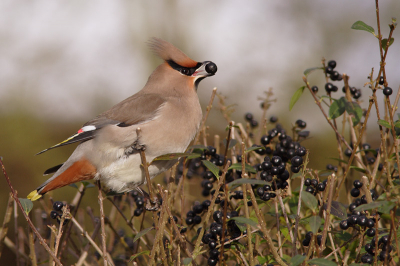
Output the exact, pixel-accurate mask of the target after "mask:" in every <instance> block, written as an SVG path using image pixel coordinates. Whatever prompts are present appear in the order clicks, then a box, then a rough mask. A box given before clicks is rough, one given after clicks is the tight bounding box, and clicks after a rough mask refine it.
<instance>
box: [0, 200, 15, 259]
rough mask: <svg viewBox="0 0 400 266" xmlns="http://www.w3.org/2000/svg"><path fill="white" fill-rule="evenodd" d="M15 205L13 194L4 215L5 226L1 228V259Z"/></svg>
mask: <svg viewBox="0 0 400 266" xmlns="http://www.w3.org/2000/svg"><path fill="white" fill-rule="evenodd" d="M13 205H14V199H13V196H12V194H11V193H10V195H9V196H8V203H7V208H6V214H5V215H4V220H3V225H2V226H1V230H0V257H1V251H2V250H3V240H4V238H5V237H6V235H7V232H8V224H9V223H10V220H11V216H12V210H13Z"/></svg>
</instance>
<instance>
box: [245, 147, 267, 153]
mask: <svg viewBox="0 0 400 266" xmlns="http://www.w3.org/2000/svg"><path fill="white" fill-rule="evenodd" d="M259 149H261V150H265V147H264V146H253V147H250V148H247V149H246V151H245V152H250V151H255V150H259Z"/></svg>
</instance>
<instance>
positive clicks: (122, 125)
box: [28, 38, 217, 200]
mask: <svg viewBox="0 0 400 266" xmlns="http://www.w3.org/2000/svg"><path fill="white" fill-rule="evenodd" d="M150 47H151V49H152V50H153V51H154V52H155V53H156V54H157V55H158V56H160V57H161V58H162V59H163V60H164V63H163V64H161V65H160V66H158V67H157V68H156V69H155V70H154V71H153V73H152V74H151V75H150V77H149V79H148V81H147V83H146V85H145V86H144V88H143V89H142V90H141V91H139V92H138V93H136V94H135V95H133V96H131V97H129V98H127V99H125V100H124V101H122V102H120V103H119V104H117V105H115V106H113V107H112V108H111V109H109V110H108V111H105V112H103V113H102V114H100V115H98V116H97V117H95V118H94V119H92V120H90V121H89V122H87V123H85V124H84V125H83V127H82V128H81V129H80V130H79V131H78V132H77V133H76V134H74V135H73V136H72V137H70V138H69V139H67V140H66V141H63V142H61V143H59V144H57V145H55V146H53V147H51V148H55V147H59V146H62V145H66V144H70V143H74V142H77V141H82V142H81V143H80V144H79V145H78V146H77V148H76V149H75V151H74V152H73V153H72V155H71V156H70V157H69V159H68V160H67V161H66V162H65V163H64V164H63V165H62V166H61V167H59V168H58V169H57V167H54V168H51V169H49V170H48V171H46V173H50V172H54V171H56V172H55V174H54V175H53V176H52V177H51V178H50V179H48V180H47V181H46V182H45V183H43V184H42V185H41V186H39V187H38V188H37V189H36V190H35V191H33V192H31V193H30V194H29V195H28V198H30V199H31V200H36V199H38V198H40V197H41V196H42V195H43V194H44V193H46V192H48V191H50V190H53V189H55V188H58V187H62V186H65V185H68V184H71V183H74V182H78V181H82V180H87V179H96V180H98V179H99V180H101V182H102V183H103V184H104V185H105V186H106V187H108V188H110V189H111V190H114V191H116V192H126V191H130V190H132V189H135V188H136V187H137V186H139V185H141V184H143V183H144V182H145V178H144V172H143V170H142V168H141V167H140V163H141V160H140V155H139V152H138V150H137V147H139V146H145V147H146V159H147V161H149V162H150V161H152V160H153V159H154V158H155V157H157V156H160V155H163V154H167V153H176V152H184V151H185V150H186V148H187V147H188V145H189V143H190V142H191V140H192V139H193V138H194V136H195V134H196V133H197V131H198V128H199V124H200V121H201V117H202V113H201V107H200V103H199V100H198V97H197V93H196V88H197V85H198V82H199V81H200V80H201V79H203V78H205V77H207V76H212V75H214V74H215V72H216V71H217V67H216V65H215V64H214V63H212V62H210V61H205V62H202V63H199V62H196V61H194V60H192V59H190V58H189V57H187V56H186V55H185V54H184V53H183V52H181V51H180V50H179V49H177V48H176V47H174V46H173V45H172V44H170V43H168V42H166V41H163V40H161V39H158V38H154V39H152V40H151V41H150ZM138 127H140V128H141V132H142V133H141V135H140V138H139V139H138V138H137V135H136V129H137V128H138ZM51 148H49V149H51ZM47 150H48V149H46V150H44V151H47ZM44 151H43V152H44ZM174 163H175V161H157V162H154V163H152V164H151V165H150V167H149V173H150V176H151V177H154V176H156V175H158V174H159V173H161V172H163V171H165V170H167V169H168V168H170V167H171V166H172V165H173V164H174Z"/></svg>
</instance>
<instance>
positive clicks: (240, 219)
mask: <svg viewBox="0 0 400 266" xmlns="http://www.w3.org/2000/svg"><path fill="white" fill-rule="evenodd" d="M229 220H234V221H235V223H236V224H245V225H246V224H248V225H250V226H252V227H255V228H258V223H257V222H255V221H253V220H251V219H247V218H245V217H232V218H231V219H229Z"/></svg>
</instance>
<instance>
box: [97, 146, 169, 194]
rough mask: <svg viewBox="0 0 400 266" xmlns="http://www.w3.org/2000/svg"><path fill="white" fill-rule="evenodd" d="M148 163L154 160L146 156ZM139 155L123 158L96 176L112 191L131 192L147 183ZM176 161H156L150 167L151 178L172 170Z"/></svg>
mask: <svg viewBox="0 0 400 266" xmlns="http://www.w3.org/2000/svg"><path fill="white" fill-rule="evenodd" d="M146 159H147V161H148V162H151V160H152V159H154V158H151V157H150V158H149V157H148V156H146ZM141 163H142V161H141V158H140V155H139V154H132V155H130V156H129V157H121V158H119V159H118V160H115V161H114V162H113V163H111V164H109V165H108V166H106V167H103V168H100V169H99V170H98V174H97V176H96V178H97V179H100V181H101V182H102V183H103V184H104V185H105V186H106V187H107V188H109V189H111V190H112V191H115V192H117V193H123V192H127V191H131V190H133V189H135V188H136V187H138V186H140V185H142V184H144V183H145V182H146V178H145V174H144V170H143V168H142V167H141ZM175 163H176V160H171V161H156V162H153V163H152V164H151V165H150V166H149V167H148V170H149V175H150V177H151V178H153V177H155V176H156V175H158V174H160V173H162V172H164V171H165V170H167V169H169V168H171V167H172V166H173V165H174V164H175Z"/></svg>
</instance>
